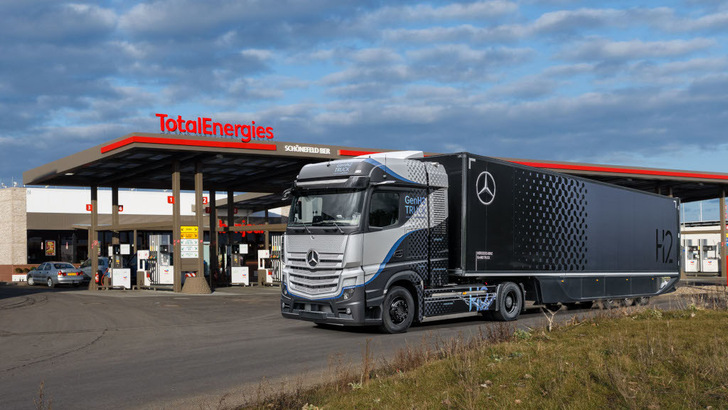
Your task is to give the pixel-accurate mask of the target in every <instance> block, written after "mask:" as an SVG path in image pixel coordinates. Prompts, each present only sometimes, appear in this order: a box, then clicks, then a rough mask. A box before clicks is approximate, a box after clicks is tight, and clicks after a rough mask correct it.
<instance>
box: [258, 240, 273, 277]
mask: <svg viewBox="0 0 728 410" xmlns="http://www.w3.org/2000/svg"><path fill="white" fill-rule="evenodd" d="M258 284H259V285H273V268H272V263H271V259H270V251H269V250H268V249H260V250H258Z"/></svg>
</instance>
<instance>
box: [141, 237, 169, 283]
mask: <svg viewBox="0 0 728 410" xmlns="http://www.w3.org/2000/svg"><path fill="white" fill-rule="evenodd" d="M171 242H172V240H171V237H170V235H150V236H149V258H148V259H147V262H146V266H147V268H148V270H149V273H148V274H147V275H146V276H145V279H144V285H145V286H153V285H174V266H172V252H173V249H172V243H171Z"/></svg>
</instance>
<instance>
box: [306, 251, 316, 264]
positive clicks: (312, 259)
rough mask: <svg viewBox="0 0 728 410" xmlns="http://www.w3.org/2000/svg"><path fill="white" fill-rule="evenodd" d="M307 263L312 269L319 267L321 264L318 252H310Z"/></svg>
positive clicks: (307, 255)
mask: <svg viewBox="0 0 728 410" xmlns="http://www.w3.org/2000/svg"><path fill="white" fill-rule="evenodd" d="M306 262H308V265H309V266H310V267H312V268H313V267H315V266H316V265H318V263H319V254H318V252H316V251H314V250H310V251H308V253H307V254H306Z"/></svg>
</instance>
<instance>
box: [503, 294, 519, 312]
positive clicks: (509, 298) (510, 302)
mask: <svg viewBox="0 0 728 410" xmlns="http://www.w3.org/2000/svg"><path fill="white" fill-rule="evenodd" d="M515 296H516V295H515V294H514V293H513V292H512V291H511V292H508V293H507V294H506V298H505V300H504V301H503V307H504V308H506V309H505V310H506V312H508V313H509V314H510V313H513V311H514V310H515V307H516V297H515Z"/></svg>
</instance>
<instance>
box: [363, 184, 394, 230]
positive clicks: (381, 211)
mask: <svg viewBox="0 0 728 410" xmlns="http://www.w3.org/2000/svg"><path fill="white" fill-rule="evenodd" d="M398 222H399V193H398V192H388V191H380V192H374V193H373V194H372V202H371V206H370V207H369V226H370V227H375V228H386V227H388V226H393V225H397V223H398Z"/></svg>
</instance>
